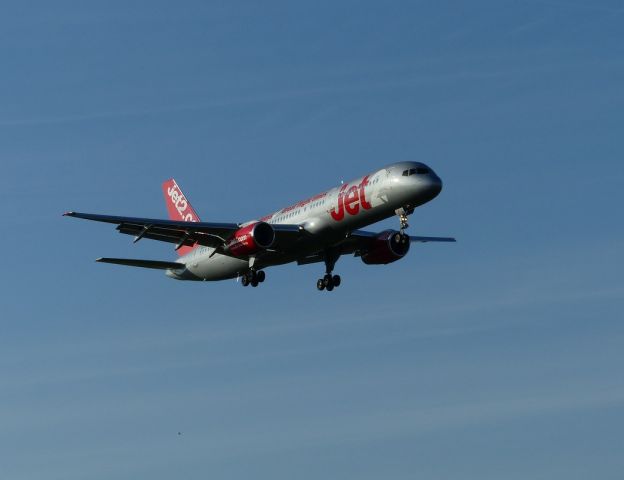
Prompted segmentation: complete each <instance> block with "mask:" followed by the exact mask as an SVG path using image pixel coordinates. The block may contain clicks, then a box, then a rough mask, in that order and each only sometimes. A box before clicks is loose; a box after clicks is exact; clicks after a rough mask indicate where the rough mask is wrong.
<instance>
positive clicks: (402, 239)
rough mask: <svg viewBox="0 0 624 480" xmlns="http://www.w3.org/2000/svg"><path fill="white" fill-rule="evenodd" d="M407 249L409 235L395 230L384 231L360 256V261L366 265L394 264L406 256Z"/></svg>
mask: <svg viewBox="0 0 624 480" xmlns="http://www.w3.org/2000/svg"><path fill="white" fill-rule="evenodd" d="M409 247H410V238H409V235H406V234H404V233H401V232H397V231H396V230H386V231H384V232H381V233H380V234H379V236H378V237H377V238H376V239H375V240H373V243H372V245H371V247H370V248H369V250H368V251H367V252H366V253H364V254H363V255H362V261H363V262H364V263H365V264H367V265H385V264H387V263H392V262H396V261H397V260H400V259H401V258H403V257H404V256H405V254H407V252H408V251H409Z"/></svg>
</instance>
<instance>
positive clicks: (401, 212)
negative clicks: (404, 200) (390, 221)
mask: <svg viewBox="0 0 624 480" xmlns="http://www.w3.org/2000/svg"><path fill="white" fill-rule="evenodd" d="M395 213H396V214H397V215H398V216H399V222H400V225H401V227H400V230H401V235H403V233H405V232H404V231H405V229H406V228H407V227H409V225H408V223H407V216H408V215H410V214H411V213H414V209H413V208H409V207H401V208H398V209H396V210H395Z"/></svg>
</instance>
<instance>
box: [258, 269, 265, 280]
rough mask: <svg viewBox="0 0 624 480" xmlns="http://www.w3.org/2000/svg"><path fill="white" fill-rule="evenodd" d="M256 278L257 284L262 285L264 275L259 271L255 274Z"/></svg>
mask: <svg viewBox="0 0 624 480" xmlns="http://www.w3.org/2000/svg"><path fill="white" fill-rule="evenodd" d="M256 278H257V279H258V282H260V283H262V282H264V279H265V278H266V274H265V273H264V271H262V270H260V271H259V272H257V273H256Z"/></svg>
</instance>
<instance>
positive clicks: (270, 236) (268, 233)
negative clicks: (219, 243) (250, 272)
mask: <svg viewBox="0 0 624 480" xmlns="http://www.w3.org/2000/svg"><path fill="white" fill-rule="evenodd" d="M274 241H275V230H273V227H272V226H271V225H269V224H268V223H266V222H256V223H250V224H249V225H246V226H244V227H242V228H240V229H239V230H237V231H236V232H234V234H233V235H232V237H231V238H230V239H229V240H228V241H227V243H226V245H225V250H227V251H228V252H230V253H231V254H232V255H234V256H235V257H244V256H247V255H253V254H254V253H257V252H259V251H261V250H265V249H267V248H270V247H271V246H272V245H273V242H274Z"/></svg>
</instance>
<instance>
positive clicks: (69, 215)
mask: <svg viewBox="0 0 624 480" xmlns="http://www.w3.org/2000/svg"><path fill="white" fill-rule="evenodd" d="M74 215H76V212H72V211H69V212H65V213H64V214H63V216H64V217H73V216H74Z"/></svg>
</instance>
